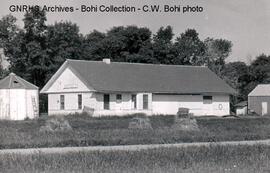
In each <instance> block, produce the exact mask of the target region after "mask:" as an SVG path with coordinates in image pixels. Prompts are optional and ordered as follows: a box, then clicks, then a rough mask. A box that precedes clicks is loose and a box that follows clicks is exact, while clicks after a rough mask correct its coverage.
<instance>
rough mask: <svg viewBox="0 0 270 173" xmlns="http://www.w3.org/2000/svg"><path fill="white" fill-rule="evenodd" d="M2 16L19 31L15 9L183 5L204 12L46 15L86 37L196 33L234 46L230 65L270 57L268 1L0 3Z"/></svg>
mask: <svg viewBox="0 0 270 173" xmlns="http://www.w3.org/2000/svg"><path fill="white" fill-rule="evenodd" d="M0 1H1V2H0V3H1V4H0V16H4V15H7V14H12V15H14V16H15V17H16V18H18V25H19V26H21V27H22V26H23V22H22V21H21V20H22V18H23V15H24V13H22V12H10V11H9V7H10V6H11V5H42V6H43V5H47V6H55V5H57V6H59V5H61V6H73V7H75V8H80V7H81V5H86V6H90V5H98V6H100V5H103V4H104V5H115V6H119V5H128V6H135V7H137V8H141V7H142V6H143V5H160V6H161V8H162V7H163V6H164V5H170V6H174V5H177V6H178V5H180V6H181V8H182V7H187V6H190V7H196V6H200V7H203V11H202V12H197V13H195V12H190V13H184V14H183V13H182V12H171V13H165V12H159V13H150V12H148V13H147V12H142V11H140V12H135V13H101V12H96V13H91V12H89V13H82V12H80V11H75V12H73V13H60V12H51V13H47V23H48V24H53V23H54V22H56V21H71V22H74V23H77V24H78V26H79V27H80V32H81V33H83V34H87V33H89V32H91V31H93V30H94V29H95V30H98V31H102V32H106V31H107V30H109V29H110V28H112V27H113V26H122V25H123V26H127V25H137V26H141V27H148V28H149V29H150V30H151V31H152V32H153V33H155V32H156V31H157V30H158V29H159V28H160V27H161V26H167V25H171V26H172V27H173V31H174V33H175V37H177V36H179V35H180V33H183V32H184V31H185V30H186V29H188V28H194V29H196V30H197V31H198V33H199V37H200V38H201V39H202V40H204V39H205V38H207V37H212V38H216V39H219V38H222V39H227V40H230V41H232V43H233V48H232V53H231V55H230V57H229V58H228V61H244V62H247V63H250V61H251V60H252V59H254V58H255V57H256V56H258V55H260V54H262V53H265V54H269V55H270V0H226V1H224V0H46V1H45V0H0Z"/></svg>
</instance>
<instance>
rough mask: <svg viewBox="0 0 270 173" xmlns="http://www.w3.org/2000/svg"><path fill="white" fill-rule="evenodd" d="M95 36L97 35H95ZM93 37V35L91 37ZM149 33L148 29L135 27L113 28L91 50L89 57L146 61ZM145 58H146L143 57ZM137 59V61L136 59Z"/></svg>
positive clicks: (123, 60) (149, 40)
mask: <svg viewBox="0 0 270 173" xmlns="http://www.w3.org/2000/svg"><path fill="white" fill-rule="evenodd" d="M95 34H97V33H95ZM92 36H93V35H92ZM150 45H151V31H150V30H149V29H148V28H138V27H137V26H127V27H122V26H121V27H113V28H112V29H110V30H109V31H108V32H107V34H106V36H105V37H104V38H102V39H100V42H98V43H97V44H95V45H94V46H93V47H92V48H91V45H89V47H90V50H94V51H92V53H98V55H95V54H92V55H91V57H96V58H101V57H102V58H110V59H111V60H113V61H122V62H138V61H139V62H144V61H148V60H149V59H151V58H149V57H148V56H147V55H149V54H151V53H149V49H151V46H150ZM143 56H147V57H145V58H144V57H143ZM137 58H138V59H137Z"/></svg>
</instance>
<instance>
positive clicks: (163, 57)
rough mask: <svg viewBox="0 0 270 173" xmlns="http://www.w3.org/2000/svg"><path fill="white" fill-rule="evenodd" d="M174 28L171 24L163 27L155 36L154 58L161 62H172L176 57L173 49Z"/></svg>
mask: <svg viewBox="0 0 270 173" xmlns="http://www.w3.org/2000/svg"><path fill="white" fill-rule="evenodd" d="M173 36H174V34H173V30H172V27H171V26H167V27H166V28H164V27H161V28H159V30H158V31H157V33H156V34H155V35H154V37H153V56H154V57H153V58H154V59H155V60H156V61H157V62H159V63H161V64H171V62H172V59H173V58H174V57H175V54H176V53H175V51H174V49H173V42H172V39H173Z"/></svg>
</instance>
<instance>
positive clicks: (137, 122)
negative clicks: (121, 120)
mask: <svg viewBox="0 0 270 173" xmlns="http://www.w3.org/2000/svg"><path fill="white" fill-rule="evenodd" d="M128 128H129V129H152V126H151V123H150V120H149V118H147V117H145V118H139V117H135V118H132V119H131V121H130V122H129V125H128Z"/></svg>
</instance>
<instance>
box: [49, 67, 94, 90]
mask: <svg viewBox="0 0 270 173" xmlns="http://www.w3.org/2000/svg"><path fill="white" fill-rule="evenodd" d="M47 92H49V93H50V92H52V93H62V92H89V88H88V87H87V86H86V85H85V84H84V83H83V82H82V81H81V80H80V79H79V78H78V76H76V75H75V74H74V73H73V72H72V71H71V69H70V68H66V69H65V71H64V72H63V73H62V74H61V75H60V76H59V77H58V78H57V79H56V81H55V82H54V83H53V84H52V86H51V87H50V88H49V89H48V91H47Z"/></svg>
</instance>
